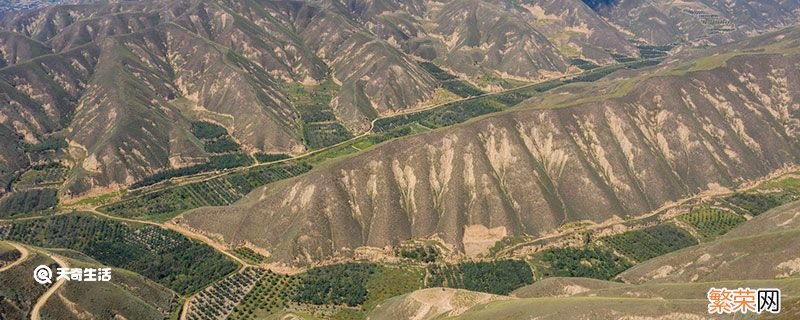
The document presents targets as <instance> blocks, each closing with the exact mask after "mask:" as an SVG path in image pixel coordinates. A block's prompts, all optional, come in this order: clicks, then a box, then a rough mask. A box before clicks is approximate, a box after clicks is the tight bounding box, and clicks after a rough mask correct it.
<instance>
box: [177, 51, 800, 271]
mask: <svg viewBox="0 0 800 320" xmlns="http://www.w3.org/2000/svg"><path fill="white" fill-rule="evenodd" d="M799 65H800V56H797V55H778V54H776V55H766V54H764V55H751V56H739V57H734V58H732V59H731V60H729V61H727V62H726V64H725V67H720V68H717V69H713V70H709V71H700V72H693V73H688V74H686V75H681V76H658V77H652V78H649V79H647V80H644V81H641V82H639V83H638V84H637V85H636V88H634V89H633V90H632V91H630V92H629V93H627V94H626V95H624V96H623V97H621V98H617V99H608V100H602V101H597V102H591V103H584V104H581V105H576V106H573V107H568V108H560V109H547V107H548V106H547V105H528V106H527V107H529V108H527V109H525V110H520V111H517V112H513V113H506V114H501V115H497V116H493V117H490V118H486V119H483V120H480V121H476V122H472V123H469V124H466V125H461V126H457V127H453V128H449V129H445V130H439V131H435V132H431V133H427V134H423V135H420V136H415V137H411V138H408V139H404V140H400V141H395V142H392V143H389V144H386V145H383V146H381V147H378V148H376V149H374V150H371V151H368V152H365V153H363V154H361V155H359V156H356V157H353V158H351V159H347V160H344V161H341V162H339V163H336V164H333V165H330V166H328V167H326V168H323V169H320V170H317V171H314V172H312V173H310V174H307V175H305V176H302V177H300V178H297V179H293V180H289V181H285V182H282V183H279V184H276V185H270V186H267V187H265V188H262V189H260V190H257V191H255V192H253V193H252V194H250V195H249V196H248V198H247V199H245V200H243V201H242V202H240V204H237V205H234V206H231V207H226V208H205V209H200V210H196V211H193V212H189V213H187V214H185V216H184V217H183V218H184V220H185V221H186V222H187V223H188V224H189V225H190V226H192V227H194V228H197V229H201V230H204V231H207V232H209V233H213V234H217V235H221V236H222V237H223V238H224V239H225V241H227V242H230V243H238V242H240V241H250V242H252V243H254V244H256V245H258V246H260V247H263V248H265V249H267V250H269V251H271V252H272V253H273V254H274V255H275V256H276V257H277V258H278V259H280V260H282V261H294V262H297V263H307V262H309V261H311V260H317V259H326V258H331V257H336V256H347V255H349V254H351V253H352V249H353V248H356V247H359V246H375V247H383V246H387V245H393V244H397V243H399V242H400V241H403V240H406V239H411V238H430V237H438V238H441V239H442V240H444V241H445V242H447V243H449V244H451V245H453V246H455V247H456V248H459V249H461V250H463V249H464V243H465V242H466V243H470V242H471V241H472V240H474V239H473V238H474V237H476V236H477V237H480V236H481V235H477V234H475V232H472V234H467V235H465V230H466V229H468V228H467V227H470V226H474V225H481V226H483V227H485V228H486V229H487V230H503V229H504V231H505V233H500V234H508V235H522V234H526V235H534V236H535V235H541V234H544V233H547V232H550V231H553V230H554V229H556V228H558V227H559V226H560V225H562V224H563V223H566V222H570V221H578V220H591V221H594V222H601V221H605V220H608V219H612V218H616V217H621V218H622V217H628V216H637V215H641V214H644V213H647V212H649V211H652V210H653V209H656V208H658V207H661V206H662V205H664V204H665V203H668V202H670V201H675V200H678V199H681V198H685V197H687V196H690V195H692V194H696V193H699V192H702V191H705V190H709V189H713V188H717V187H718V186H725V187H733V186H735V185H737V184H738V183H741V182H743V181H746V180H750V179H755V178H758V177H761V176H764V175H766V174H768V173H769V172H770V171H772V170H776V169H779V168H782V167H785V166H788V165H791V164H794V163H796V162H797V160H798V156H799V155H800V149H799V148H798V143H797V142H798V140H797V138H798V134H800V131H798V128H800V127H798V126H799V125H800V113H798V111H800V96H798V95H797V92H798V88H799V87H800V74H798V73H797V70H798V66H799ZM565 90H566V89H565ZM553 94H558V93H557V92H556V93H553ZM539 108H541V109H539ZM473 230H475V229H473ZM495 233H498V232H495Z"/></svg>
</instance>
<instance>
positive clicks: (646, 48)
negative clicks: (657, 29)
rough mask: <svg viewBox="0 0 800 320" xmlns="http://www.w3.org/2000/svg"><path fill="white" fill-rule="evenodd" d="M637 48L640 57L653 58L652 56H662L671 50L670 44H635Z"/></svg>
mask: <svg viewBox="0 0 800 320" xmlns="http://www.w3.org/2000/svg"><path fill="white" fill-rule="evenodd" d="M636 48H638V49H639V56H640V57H641V58H642V59H654V58H663V57H666V56H667V55H668V54H669V52H670V51H671V50H672V48H673V46H672V45H662V46H656V45H639V46H636Z"/></svg>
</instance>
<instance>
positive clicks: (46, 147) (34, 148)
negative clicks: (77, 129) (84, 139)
mask: <svg viewBox="0 0 800 320" xmlns="http://www.w3.org/2000/svg"><path fill="white" fill-rule="evenodd" d="M68 146H69V144H68V143H67V140H65V139H64V138H49V139H47V140H44V141H42V142H39V143H37V144H28V145H25V151H26V152H30V153H40V152H45V151H50V150H59V149H65V148H66V147H68Z"/></svg>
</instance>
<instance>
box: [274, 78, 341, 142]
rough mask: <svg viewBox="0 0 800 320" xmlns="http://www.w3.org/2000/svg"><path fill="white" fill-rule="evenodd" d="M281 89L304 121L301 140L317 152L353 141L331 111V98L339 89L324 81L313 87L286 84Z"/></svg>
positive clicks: (332, 83)
mask: <svg viewBox="0 0 800 320" xmlns="http://www.w3.org/2000/svg"><path fill="white" fill-rule="evenodd" d="M284 89H285V90H286V92H287V93H288V96H289V101H291V102H292V104H293V105H294V106H295V108H297V110H298V111H299V112H300V118H301V119H302V120H303V138H304V140H305V142H306V145H308V146H309V147H310V148H311V149H320V148H324V147H328V146H332V145H335V144H337V143H340V142H343V141H347V140H349V139H351V138H353V134H352V133H350V131H348V130H347V128H345V126H344V125H342V124H341V123H340V122H339V121H338V119H337V118H336V115H335V114H334V112H333V109H331V107H330V104H331V99H333V97H334V96H336V93H337V92H338V91H339V86H338V85H336V84H335V83H334V82H333V81H330V80H328V81H325V82H323V83H321V84H319V85H315V86H304V85H301V84H297V83H287V84H285V85H284Z"/></svg>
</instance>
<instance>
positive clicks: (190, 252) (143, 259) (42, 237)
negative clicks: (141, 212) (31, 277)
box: [0, 214, 237, 294]
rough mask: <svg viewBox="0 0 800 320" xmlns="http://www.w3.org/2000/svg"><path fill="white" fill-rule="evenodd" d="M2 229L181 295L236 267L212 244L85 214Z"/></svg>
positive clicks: (13, 236) (14, 236) (11, 235)
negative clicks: (70, 251)
mask: <svg viewBox="0 0 800 320" xmlns="http://www.w3.org/2000/svg"><path fill="white" fill-rule="evenodd" d="M5 228H8V229H7V233H6V236H5V238H4V239H3V240H11V241H17V242H22V243H26V244H30V245H35V246H39V247H46V248H65V249H71V250H75V251H78V252H81V253H83V254H86V255H87V256H89V257H91V258H93V259H95V260H97V261H100V262H101V263H104V264H107V265H110V266H113V267H118V268H123V269H128V270H131V271H134V272H136V273H139V274H141V275H143V276H145V277H147V278H150V279H151V280H153V281H155V282H157V283H160V284H162V285H164V286H166V287H168V288H170V289H172V290H175V291H176V292H178V293H181V294H186V293H190V292H193V291H195V290H198V289H200V288H203V287H205V286H206V285H208V284H210V283H212V282H214V281H216V280H217V279H219V278H221V277H223V276H224V275H226V274H228V273H230V272H232V271H234V270H236V268H237V265H236V264H235V263H234V262H233V261H230V260H229V259H227V258H226V257H225V256H224V255H222V254H220V253H218V252H216V251H214V249H212V248H211V247H209V246H207V245H205V244H202V243H199V242H196V241H192V240H189V239H187V238H186V237H184V236H182V235H181V234H178V233H176V232H174V231H170V230H165V229H161V228H158V227H154V226H150V225H140V224H130V223H122V222H117V221H113V220H109V219H101V218H97V217H94V216H92V215H88V214H67V215H59V216H55V217H48V218H41V219H35V220H25V221H21V222H15V223H12V224H11V225H10V226H6V227H5ZM0 234H3V233H2V232H0Z"/></svg>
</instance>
